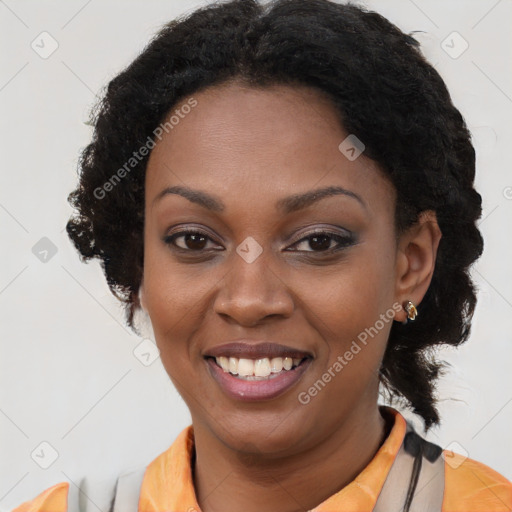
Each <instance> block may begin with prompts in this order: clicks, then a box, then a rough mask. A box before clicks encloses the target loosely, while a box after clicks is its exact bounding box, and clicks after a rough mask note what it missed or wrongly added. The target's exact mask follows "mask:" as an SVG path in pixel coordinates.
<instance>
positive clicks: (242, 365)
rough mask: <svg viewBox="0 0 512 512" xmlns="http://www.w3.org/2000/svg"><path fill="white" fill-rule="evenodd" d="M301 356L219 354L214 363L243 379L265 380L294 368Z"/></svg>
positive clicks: (299, 361)
mask: <svg viewBox="0 0 512 512" xmlns="http://www.w3.org/2000/svg"><path fill="white" fill-rule="evenodd" d="M302 361H303V358H300V357H296V358H291V357H273V358H272V359H269V358H268V357H264V358H261V359H246V358H237V357H227V356H220V357H216V358H215V362H216V364H217V365H218V366H219V367H220V368H222V370H223V371H224V372H226V373H230V374H231V375H233V376H236V377H238V378H239V379H243V380H265V379H272V378H275V377H278V376H279V375H280V374H281V373H282V372H286V371H290V370H292V369H293V368H296V367H297V366H299V365H300V363H301V362H302Z"/></svg>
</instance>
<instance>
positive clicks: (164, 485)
mask: <svg viewBox="0 0 512 512" xmlns="http://www.w3.org/2000/svg"><path fill="white" fill-rule="evenodd" d="M380 408H381V410H384V411H385V412H387V413H388V414H389V415H390V416H391V417H392V418H393V425H392V428H391V431H390V433H389V435H388V437H387V438H386V440H385V441H384V443H383V444H382V445H381V447H380V448H379V450H378V451H377V453H376V454H375V456H374V457H373V459H372V460H371V461H370V462H369V464H368V465H367V466H366V467H365V468H364V469H363V470H362V471H361V473H359V475H357V476H356V477H355V478H354V480H352V482H350V483H349V484H348V485H346V486H345V487H343V489H341V490H340V491H338V492H337V493H335V494H333V495H332V496H330V497H329V498H327V499H326V500H325V501H323V502H322V503H320V504H319V505H317V506H316V507H315V508H314V509H313V510H312V511H311V512H335V511H343V512H356V511H357V512H371V510H373V508H374V506H375V503H376V501H377V498H378V496H379V493H380V491H381V489H382V486H383V485H384V481H385V480H386V477H387V475H388V473H389V470H390V469H391V465H392V464H393V461H394V460H395V457H396V455H397V453H398V450H399V449H400V446H401V444H402V441H403V439H404V436H405V432H406V421H405V418H404V417H403V416H402V415H401V414H400V413H399V412H398V411H397V410H396V409H393V408H391V407H387V406H380ZM193 453H194V430H193V427H192V425H190V426H188V427H187V428H185V429H184V430H183V431H182V432H181V433H180V434H179V435H178V437H177V438H176V440H175V441H174V443H173V444H172V445H171V446H170V447H169V448H168V449H167V450H166V451H165V452H163V453H162V454H160V455H159V456H158V457H157V458H156V459H154V460H153V461H152V462H151V463H150V464H149V465H148V466H147V469H146V472H145V474H144V480H143V482H142V487H141V493H140V499H139V512H162V511H173V512H187V511H191V510H195V511H197V512H200V510H201V509H200V508H199V505H198V504H197V500H196V495H195V491H194V483H193V478H192V467H191V460H192V456H193Z"/></svg>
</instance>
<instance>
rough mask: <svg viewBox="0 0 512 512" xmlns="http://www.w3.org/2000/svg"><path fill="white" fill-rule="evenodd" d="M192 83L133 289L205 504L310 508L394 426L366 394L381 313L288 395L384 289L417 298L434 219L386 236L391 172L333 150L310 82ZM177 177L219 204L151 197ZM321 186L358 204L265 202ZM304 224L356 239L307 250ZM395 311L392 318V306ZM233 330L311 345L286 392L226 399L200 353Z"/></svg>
mask: <svg viewBox="0 0 512 512" xmlns="http://www.w3.org/2000/svg"><path fill="white" fill-rule="evenodd" d="M193 97H194V98H195V99H196V100H197V106H196V107H195V108H194V109H192V110H191V112H190V113H189V114H187V115H186V116H185V117H184V119H182V120H181V121H180V123H179V124H177V125H176V126H175V127H174V128H173V130H172V131H170V132H169V133H168V134H164V137H163V138H162V140H161V141H160V142H158V143H157V145H156V147H155V148H154V149H153V151H152V153H151V155H150V159H149V162H148V166H147V174H146V191H145V194H146V196H145V197H146V206H145V208H146V209H145V234H144V244H145V247H144V273H143V283H142V286H141V290H140V298H141V304H142V307H143V309H144V310H145V311H146V312H147V313H148V314H149V316H150V318H151V322H152V325H153V329H154V332H155V338H156V342H157V345H158V348H159V349H160V353H161V359H162V363H163V365H164V367H165V369H166V371H167V373H168V374H169V377H170V378H171V380H172V381H173V383H174V384H175V386H176V388H177V389H178V391H179V392H180V394H181V395H182V397H183V398H184V400H185V401H186V403H187V405H188V407H189V409H190V412H191V417H192V422H193V426H194V433H195V443H196V444H195V446H196V462H195V467H194V485H195V489H196V495H197V500H198V503H199V505H200V507H201V510H203V511H204V512H218V511H222V512H230V511H240V510H244V511H247V512H251V511H256V510H258V511H260V510H262V509H263V510H268V511H273V510H275V511H277V510H279V511H280V512H283V511H284V512H288V511H290V512H291V511H295V510H309V509H311V508H313V507H314V506H316V505H318V504H319V503H321V502H322V501H324V500H325V499H327V498H328V497H329V496H330V495H332V494H334V493H335V492H337V491H338V490H340V489H341V488H342V487H344V486H345V485H346V484H347V483H348V482H350V481H351V480H353V478H354V477H355V476H356V475H357V474H358V473H359V472H360V471H361V470H362V469H363V468H364V467H365V466H366V465H367V464H368V463H369V462H370V460H371V459H372V458H373V457H374V455H375V453H376V451H377V450H378V448H379V447H380V445H381V444H382V442H383V441H384V439H385V437H386V435H387V433H388V427H389V425H388V426H387V425H386V424H385V421H384V419H383V417H382V416H381V415H380V412H379V410H378V406H377V398H378V385H379V379H378V369H379V367H380V364H381V360H382V357H383V354H384V350H385V347H386V342H387V339H388V336H389V330H390V328H391V325H392V321H389V322H387V323H385V326H384V328H383V329H381V330H380V331H379V333H378V335H376V336H374V337H373V338H372V339H371V341H370V342H369V343H368V344H367V345H366V346H364V348H363V349H362V350H361V351H360V352H359V353H358V354H357V355H356V356H354V358H353V359H352V360H351V361H350V362H349V364H347V365H346V366H344V368H343V370H342V371H341V372H339V373H337V374H336V377H335V378H333V379H332V380H331V382H329V384H328V385H326V386H325V388H324V389H322V390H321V392H319V393H318V394H317V395H316V396H315V397H314V398H312V399H311V400H310V402H309V403H307V404H306V405H303V404H301V403H300V402H299V401H298V398H297V397H298V394H299V393H300V392H301V391H307V390H308V388H310V387H311V386H312V385H313V384H314V382H315V381H317V380H318V379H320V378H321V377H322V374H324V373H325V372H326V371H327V370H328V368H329V367H332V365H333V364H334V362H335V361H336V360H337V357H338V356H342V355H343V354H344V353H345V352H346V351H347V350H348V348H349V347H350V345H351V343H352V341H353V340H356V339H357V336H358V334H359V333H361V332H362V331H364V329H365V328H367V327H370V326H374V325H375V322H376V321H377V320H378V319H379V318H380V315H381V314H383V313H386V311H388V310H390V309H391V310H392V311H393V308H392V306H393V304H395V303H398V304H400V305H401V304H403V303H404V302H405V301H407V300H411V301H413V302H414V303H415V304H416V305H418V304H419V303H420V302H421V299H422V298H423V296H424V294H425V293H426V291H427V289H428V286H429V283H430V280H431V277H432V272H433V269H434V264H435V256H436V252H437V246H438V243H439V239H440V236H441V234H440V231H439V228H438V225H437V223H436V220H435V215H433V214H432V213H430V212H426V213H425V214H424V215H422V217H421V218H420V221H419V223H418V224H417V225H416V226H415V227H414V228H411V229H410V230H409V231H407V232H406V233H404V234H402V235H401V236H400V237H398V238H397V235H396V233H395V228H394V211H395V190H394V187H393V185H392V184H391V183H390V182H389V181H388V180H387V178H386V177H385V175H384V174H383V173H382V172H381V171H380V170H379V168H378V167H377V165H376V164H375V163H374V162H373V161H371V160H369V159H368V158H366V157H365V156H364V153H363V154H362V155H361V156H360V157H359V158H357V159H356V160H354V161H349V160H348V159H347V158H346V157H345V156H344V155H343V154H342V153H341V152H340V150H339V149H338V145H339V144H340V142H341V141H343V140H344V139H345V138H346V137H347V135H348V133H346V132H345V131H344V129H343V127H342V126H340V123H339V121H338V117H337V114H336V111H335V110H334V108H333V107H332V105H331V104H330V103H329V101H328V100H327V99H326V98H324V97H323V96H322V95H321V94H320V93H319V92H317V91H315V90H313V89H309V88H306V87H298V86H297V87H290V86H284V85H283V86H272V87H266V88H263V89H255V88H250V87H248V86H243V85H241V84H239V83H237V82H233V83H228V84H225V85H222V86H215V87H212V88H209V89H206V90H203V91H202V92H200V93H197V94H194V96H193ZM186 101H187V99H184V100H183V102H182V103H181V104H185V103H186ZM176 108H179V105H177V106H176V107H174V109H176ZM174 109H173V110H174ZM175 185H181V186H187V187H190V188H192V189H197V190H201V191H205V192H208V193H209V194H211V195H214V196H215V197H217V199H219V200H221V201H222V202H223V203H224V209H223V211H222V212H213V211H209V210H207V209H206V208H204V207H203V206H200V205H199V204H196V203H194V202H191V201H189V200H188V199H186V198H185V197H182V196H180V195H176V194H168V195H166V196H164V197H163V198H161V199H159V200H158V199H157V200H155V198H156V197H157V196H158V194H159V193H160V192H161V191H162V190H163V189H165V188H166V187H170V186H175ZM326 186H340V187H343V188H344V189H346V190H349V191H351V192H352V193H354V194H357V196H359V198H360V200H361V203H363V204H361V203H360V202H359V201H358V200H356V199H354V198H353V197H350V196H348V195H335V196H331V197H328V198H323V199H321V200H320V201H318V202H315V203H313V204H311V205H310V206H309V207H307V208H305V209H303V210H298V211H295V212H292V213H290V214H287V215H282V214H278V213H277V211H276V207H275V203H276V201H278V200H279V199H282V198H284V197H286V196H289V195H292V194H299V193H304V192H307V191H309V190H312V189H316V188H321V187H326ZM187 226H188V227H193V228H198V229H200V230H201V231H203V232H206V234H207V235H208V237H209V239H208V242H207V244H206V245H205V244H203V246H204V249H202V252H201V251H199V252H197V249H196V251H195V252H194V248H195V247H197V245H194V243H190V242H189V243H188V245H187V243H186V241H185V237H184V236H183V237H181V238H179V239H177V240H175V243H176V244H179V245H180V246H181V247H182V248H183V247H185V249H182V252H179V251H178V250H176V248H173V247H174V246H172V245H169V244H166V243H165V241H164V238H165V236H166V235H169V234H174V233H177V232H179V231H180V230H182V229H183V228H184V227H187ZM315 228H323V229H324V230H326V231H328V232H329V233H334V234H336V233H338V234H340V235H342V236H345V237H346V236H347V233H348V232H351V233H352V234H353V240H352V242H354V243H353V244H352V245H347V246H346V247H343V248H342V249H341V250H339V251H337V252H332V251H321V250H318V245H316V246H315V245H314V243H313V245H311V238H305V237H306V236H307V235H309V236H311V231H312V230H314V229H315ZM249 236H251V237H253V238H254V239H255V240H256V241H257V242H258V243H259V245H260V246H261V247H262V248H263V253H262V254H261V255H260V256H259V257H258V258H257V259H256V260H255V261H254V262H252V263H247V262H246V261H245V260H244V259H242V258H241V257H240V256H239V255H238V254H237V252H236V248H237V246H238V245H239V244H241V243H242V242H243V241H244V240H245V239H246V238H247V237H249ZM329 240H330V245H329ZM196 244H197V243H196ZM327 245H328V246H329V247H331V248H335V247H337V246H338V243H337V241H336V240H335V239H327ZM215 248H217V249H220V250H218V251H215V250H214V249H215ZM186 250H188V251H189V252H188V253H186V254H185V251H186ZM329 253H330V255H329ZM398 309H399V311H397V312H395V313H396V314H395V320H396V321H403V320H404V319H405V312H404V311H403V310H402V309H400V308H398ZM420 310H421V309H420ZM239 338H249V339H251V340H271V341H274V342H277V343H282V344H285V345H289V346H292V347H296V348H298V349H302V350H307V351H309V352H311V353H312V354H313V361H312V363H311V365H310V367H309V368H308V369H307V371H306V372H305V373H304V375H303V376H302V378H301V379H300V381H299V382H297V383H296V385H294V386H293V387H292V388H290V389H289V390H287V391H286V392H285V393H284V394H282V395H281V396H279V397H277V398H274V399H272V400H266V401H259V402H242V401H240V400H235V399H233V398H230V397H228V396H227V395H226V394H225V393H224V392H223V391H222V390H221V388H220V387H219V385H218V384H217V383H216V382H215V381H214V380H213V378H212V377H211V375H210V372H209V370H208V367H207V365H206V363H205V360H204V358H203V354H204V352H205V351H206V350H208V349H211V348H212V347H214V346H218V345H221V344H224V343H226V342H229V341H233V340H236V339H239ZM312 467H313V468H314V472H312V471H311V468H312ZM320 484H321V485H320ZM262 491H263V492H262Z"/></svg>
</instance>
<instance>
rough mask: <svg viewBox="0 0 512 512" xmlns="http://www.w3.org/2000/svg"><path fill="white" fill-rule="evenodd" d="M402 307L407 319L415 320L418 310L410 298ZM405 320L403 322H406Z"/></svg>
mask: <svg viewBox="0 0 512 512" xmlns="http://www.w3.org/2000/svg"><path fill="white" fill-rule="evenodd" d="M404 309H405V311H406V312H407V320H411V321H412V320H415V319H416V317H417V316H418V310H417V309H416V306H415V305H414V304H413V303H412V302H411V301H410V300H408V301H407V302H406V303H405V306H404ZM407 320H406V321H405V322H404V323H407Z"/></svg>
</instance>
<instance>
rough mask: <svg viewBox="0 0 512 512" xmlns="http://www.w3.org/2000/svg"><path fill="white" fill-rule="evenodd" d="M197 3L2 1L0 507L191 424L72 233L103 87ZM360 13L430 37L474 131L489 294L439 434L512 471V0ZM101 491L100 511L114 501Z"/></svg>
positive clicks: (168, 438)
mask: <svg viewBox="0 0 512 512" xmlns="http://www.w3.org/2000/svg"><path fill="white" fill-rule="evenodd" d="M204 3H205V2H200V1H190V0H180V1H176V0H173V1H172V2H171V1H164V0H159V1H156V0H152V1H145V2H142V1H138V2H135V1H131V2H127V1H120V0H118V1H114V0H106V1H105V0H104V1H101V2H100V1H98V0H89V1H82V0H81V1H76V0H72V1H69V0H68V1H64V0H60V1H49V0H47V1H45V2H37V1H24V0H18V1H15V0H5V1H1V2H0V17H1V18H0V19H1V26H0V38H1V47H2V49H3V51H2V65H1V70H0V108H1V112H0V116H1V120H2V123H1V135H0V148H1V156H2V158H1V183H0V223H1V224H0V225H1V228H0V229H1V231H0V236H1V244H2V245H1V247H2V252H1V256H2V260H1V267H0V268H1V274H0V315H1V323H0V325H1V344H2V345H1V346H2V354H1V359H0V365H1V366H0V378H1V383H0V390H1V391H0V393H1V394H0V442H1V455H0V461H1V462H0V464H1V471H0V510H9V509H11V508H12V507H14V506H16V505H18V504H20V503H21V502H22V501H25V500H27V499H31V498H33V497H35V496H36V495H37V494H39V493H40V492H42V491H43V490H44V489H46V488H48V487H49V486H51V485H54V484H56V483H58V482H64V481H68V482H72V483H71V485H74V484H73V482H75V483H77V482H78V481H79V480H80V479H81V478H82V477H84V476H87V477H88V478H89V480H90V481H92V482H98V483H99V484H100V487H101V484H102V483H105V482H107V483H108V482H113V481H114V479H115V478H116V476H117V475H118V474H119V472H121V471H123V470H125V469H129V468H132V467H137V466H143V465H146V464H148V463H149V462H150V461H151V460H152V459H153V458H154V457H156V456H157V455H158V454H160V453H161V452H162V451H164V450H165V449H166V448H167V447H168V446H169V445H170V444H171V443H172V441H173V440H174V438H175V437H176V435H177V434H178V433H179V432H180V431H181V430H182V429H183V428H184V427H185V426H186V425H188V423H189V420H190V418H189V413H188V410H187V408H186V407H185V405H184V403H183V401H182V400H181V398H180V397H179V396H178V394H177V392H176V391H175V390H174V389H173V387H172V385H171V383H170V381H169V379H168V377H167V375H166V374H165V371H164V370H163V367H162V365H161V363H160V360H159V359H157V360H156V361H155V362H154V363H153V364H152V365H150V366H147V367H146V366H144V365H143V364H141V362H140V361H139V360H138V359H137V358H136V357H135V356H134V354H133V350H134V349H135V347H136V346H137V345H138V344H139V343H140V342H141V340H140V339H139V338H137V337H136V336H135V335H134V334H133V333H131V332H130V331H129V330H128V328H127V327H126V326H125V325H124V323H123V316H122V313H121V309H120V306H119V304H118V303H117V302H116V299H115V298H114V297H113V296H112V295H111V294H110V292H109V290H108V288H107V285H106V283H105V281H104V278H103V276H102V273H101V270H100V267H99V264H98V263H97V262H93V263H90V264H88V265H86V264H82V263H81V262H80V261H79V259H78V255H77V253H76V252H75V250H74V249H73V247H72V246H71V243H70V242H69V240H68V239H67V236H66V233H65V231H64V226H65V223H66V221H67V219H68V216H69V214H70V213H71V209H70V207H69V206H68V204H67V202H66V197H67V194H68V193H69V192H70V191H71V190H72V189H73V188H74V186H75V183H76V167H77V159H78V155H79V152H80V150H81V149H82V148H83V147H84V146H85V145H86V144H87V143H88V142H89V140H90V137H91V128H90V127H89V126H87V125H85V124H84V121H86V120H87V119H88V113H89V111H90V109H91V107H92V106H93V105H94V103H95V101H96V100H97V98H98V95H100V94H101V92H102V87H104V86H105V85H106V84H107V83H108V81H109V80H110V79H111V78H113V77H114V76H115V74H117V73H118V72H119V71H121V70H122V69H123V68H124V67H125V66H126V65H127V64H129V63H130V62H131V60H132V59H133V58H134V57H136V55H137V54H138V53H139V52H140V51H141V50H142V48H143V47H144V45H145V44H146V43H147V42H148V40H149V39H150V37H151V36H152V35H153V34H154V33H155V32H156V31H157V30H158V29H159V27H161V25H163V24H164V23H165V22H167V21H169V20H171V19H172V18H174V17H175V16H176V15H178V14H181V13H183V12H185V11H191V10H193V9H194V7H196V6H198V5H202V4H204ZM365 5H367V6H369V7H370V8H373V9H375V10H377V11H378V12H380V13H382V14H383V15H385V16H386V17H388V18H389V19H390V20H391V21H392V22H394V23H396V24H397V25H398V26H399V27H400V28H401V29H402V30H404V31H406V32H409V31H414V30H418V31H424V33H422V34H418V39H420V40H421V41H422V43H423V44H424V51H425V54H426V55H427V57H428V58H429V59H430V61H431V62H432V63H433V64H434V65H435V67H436V68H437V69H438V71H439V72H440V73H441V75H442V76H443V78H444V79H445V81H446V82H447V85H448V88H449V89H450V91H451V93H452V97H453V100H454V102H455V104H456V105H457V107H458V108H459V109H460V110H461V112H462V113H463V115H464V117H465V118H466V121H467V123H468V126H469V128H470V129H471V131H472V134H473V138H474V144H475V146H476V149H477V154H478V161H477V165H478V167H477V175H478V177H477V187H478V189H479V191H480V193H481V194H482V195H483V197H484V216H483V220H482V222H481V225H480V226H481V229H482V232H483V235H484V238H485V244H486V247H485V252H484V256H483V257H482V258H481V260H480V261H479V262H478V264H477V265H476V266H475V270H474V276H475V279H476V282H477V284H478V288H479V293H478V296H479V303H478V307H477V311H476V315H475V320H474V326H473V332H472V336H471V339H470V340H469V342H468V343H467V344H466V345H465V346H464V347H462V348H460V349H459V350H457V351H454V350H450V351H445V352H443V354H442V355H443V356H444V357H445V358H446V359H447V360H448V361H449V362H451V364H452V365H453V367H452V369H451V372H450V373H449V374H448V375H447V376H446V377H445V378H444V379H443V380H442V383H441V385H440V389H439V390H440V398H441V403H440V411H441V415H442V419H443V421H442V425H441V428H440V429H435V430H433V431H432V433H431V434H430V438H431V439H432V440H433V441H435V442H437V443H438V444H441V445H442V446H443V447H446V446H448V445H450V444H451V443H454V442H455V443H458V444H456V445H452V446H456V451H461V450H465V451H467V452H468V454H469V456H470V457H471V458H473V459H476V460H479V461H481V462H484V463H486V464H487V465H489V466H491V467H493V468H494V469H496V470H497V471H499V472H501V473H502V474H504V475H505V476H507V477H508V478H509V479H510V478H512V463H511V460H512V457H511V455H512V449H511V444H512V441H511V437H512V436H511V435H510V433H511V432H512V403H511V402H512V382H511V378H510V366H511V362H512V357H511V356H512V309H511V308H512V286H511V285H512V267H511V265H510V261H511V258H510V257H511V253H512V250H511V244H512V242H511V225H512V200H511V198H512V188H511V187H512V173H511V170H510V169H511V168H512V167H511V164H512V161H511V160H512V157H511V151H510V149H511V142H512V137H511V129H512V128H511V126H512V125H511V123H510V114H511V110H512V99H511V95H512V83H511V82H512V80H511V71H510V63H511V52H512V44H511V43H512V40H511V39H512V38H511V35H510V34H511V32H510V30H509V20H510V19H511V18H512V2H511V1H510V0H501V1H497V0H480V1H476V0H473V1H467V0H466V1H463V0H459V1H444V0H436V1H427V0H415V1H412V0H380V1H373V2H371V1H368V2H366V4H365ZM43 31H47V32H49V33H50V34H51V36H52V37H53V38H54V39H55V40H56V41H57V42H58V45H59V46H58V48H57V50H56V51H55V52H54V53H53V54H52V55H51V56H49V57H48V58H47V59H43V58H41V57H40V56H39V55H38V54H37V53H36V52H35V51H34V50H33V49H32V48H31V42H32V41H33V40H36V42H37V41H38V39H37V38H38V36H39V34H40V33H41V32H43ZM453 31H457V32H458V33H459V34H460V35H461V36H462V37H463V38H464V40H465V41H467V43H468V44H469V47H468V49H467V50H466V51H465V52H464V53H463V54H462V55H460V56H459V57H458V58H452V57H451V56H449V55H448V54H447V53H446V52H445V51H444V50H443V48H442V47H441V43H442V41H443V40H445V39H446V38H447V36H449V35H450V34H451V33H452V32H453ZM453 37H455V39H453ZM452 41H453V42H452ZM447 42H448V44H449V45H451V46H454V48H455V50H452V51H457V50H460V49H461V48H462V46H461V45H462V44H464V43H463V41H462V40H460V38H458V36H450V38H449V39H448V40H447ZM445 45H446V43H445ZM46 48H48V46H46ZM42 237H48V238H49V239H50V240H51V241H52V242H53V244H55V246H56V248H57V253H56V254H55V255H54V256H53V257H52V258H51V259H49V261H47V262H46V263H43V262H41V261H40V260H39V259H38V258H37V257H36V256H35V255H34V254H33V253H32V248H33V246H34V245H35V244H36V243H37V242H38V241H39V240H40V239H41V238H42ZM408 417H410V415H408ZM43 441H46V442H47V443H49V444H50V445H51V446H52V447H53V449H54V450H56V452H58V454H59V455H58V458H57V459H56V460H55V462H54V463H53V464H52V465H51V466H50V467H49V468H48V469H42V468H41V467H40V466H39V465H38V464H37V463H36V462H35V461H34V460H33V459H32V457H31V453H32V452H33V451H34V450H36V454H40V457H39V459H38V460H39V462H40V463H43V462H44V460H43V459H44V458H45V457H46V458H48V457H50V456H51V449H49V448H44V445H43V447H42V448H41V447H40V443H41V442H43ZM41 449H43V452H44V453H45V455H44V457H43V456H42V455H41V453H43V452H41ZM34 458H35V459H37V457H36V456H34ZM90 499H91V500H92V501H93V502H94V503H95V504H98V510H101V509H103V507H104V505H103V503H104V501H105V497H102V496H100V494H99V493H96V494H94V492H93V493H92V494H91V495H90Z"/></svg>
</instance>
